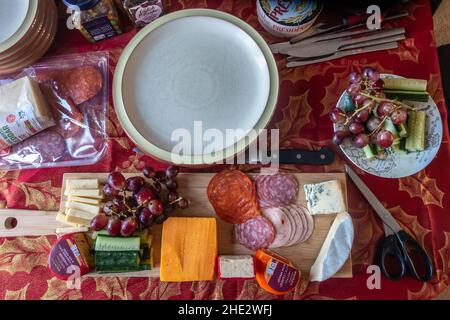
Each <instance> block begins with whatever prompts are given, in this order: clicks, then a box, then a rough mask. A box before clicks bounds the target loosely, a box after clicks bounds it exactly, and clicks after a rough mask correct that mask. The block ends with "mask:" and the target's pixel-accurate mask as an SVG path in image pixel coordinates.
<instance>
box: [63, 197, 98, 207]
mask: <svg viewBox="0 0 450 320" xmlns="http://www.w3.org/2000/svg"><path fill="white" fill-rule="evenodd" d="M67 200H68V201H75V202H82V203H88V204H96V205H100V204H101V202H102V200H101V199H94V198H84V197H76V196H69V197H68V198H67Z"/></svg>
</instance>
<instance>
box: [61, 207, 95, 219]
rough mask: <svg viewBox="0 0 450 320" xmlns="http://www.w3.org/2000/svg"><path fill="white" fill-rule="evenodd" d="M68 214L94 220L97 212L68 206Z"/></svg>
mask: <svg viewBox="0 0 450 320" xmlns="http://www.w3.org/2000/svg"><path fill="white" fill-rule="evenodd" d="M66 216H72V217H78V218H81V219H86V220H92V219H93V218H94V217H95V216H96V214H93V213H90V212H86V211H82V210H77V209H72V208H66Z"/></svg>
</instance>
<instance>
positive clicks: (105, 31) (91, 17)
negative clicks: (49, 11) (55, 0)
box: [63, 0, 122, 43]
mask: <svg viewBox="0 0 450 320" xmlns="http://www.w3.org/2000/svg"><path fill="white" fill-rule="evenodd" d="M63 2H64V4H65V5H66V6H67V7H68V8H69V9H70V10H71V12H72V15H71V17H70V19H72V21H73V25H75V26H76V27H77V28H79V29H80V32H81V33H82V34H83V35H84V36H85V38H86V39H88V40H89V41H90V42H93V43H95V42H98V41H101V40H104V39H108V38H111V37H114V36H116V35H119V34H122V29H121V26H120V18H119V14H118V12H117V9H116V6H115V4H114V2H113V0H63Z"/></svg>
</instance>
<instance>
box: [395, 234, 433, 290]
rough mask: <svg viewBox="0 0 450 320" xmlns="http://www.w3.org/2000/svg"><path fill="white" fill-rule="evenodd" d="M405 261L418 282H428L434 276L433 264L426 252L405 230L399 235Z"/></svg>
mask: <svg viewBox="0 0 450 320" xmlns="http://www.w3.org/2000/svg"><path fill="white" fill-rule="evenodd" d="M397 237H398V239H399V241H400V245H401V247H402V251H403V254H404V260H405V263H406V266H407V267H408V269H409V271H410V272H411V274H412V275H413V276H414V278H416V279H417V280H421V281H428V280H430V278H431V276H432V275H433V263H432V262H431V259H430V257H429V256H428V254H427V253H426V252H425V250H424V249H423V248H422V247H421V246H420V245H419V244H418V243H417V241H416V240H414V239H413V238H412V237H411V236H410V235H409V234H407V233H406V232H405V231H404V230H400V231H399V232H398V233H397Z"/></svg>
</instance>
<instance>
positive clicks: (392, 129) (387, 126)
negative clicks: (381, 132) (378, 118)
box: [383, 118, 399, 139]
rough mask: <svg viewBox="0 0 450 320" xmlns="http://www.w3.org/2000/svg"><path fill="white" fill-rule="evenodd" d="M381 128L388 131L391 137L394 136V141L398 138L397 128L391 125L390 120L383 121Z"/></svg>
mask: <svg viewBox="0 0 450 320" xmlns="http://www.w3.org/2000/svg"><path fill="white" fill-rule="evenodd" d="M383 128H384V129H385V130H388V131H390V132H391V133H392V134H393V135H394V139H396V138H398V137H399V134H398V131H397V128H396V127H395V125H394V124H393V123H392V121H391V119H390V118H387V119H386V121H384V123H383Z"/></svg>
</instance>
